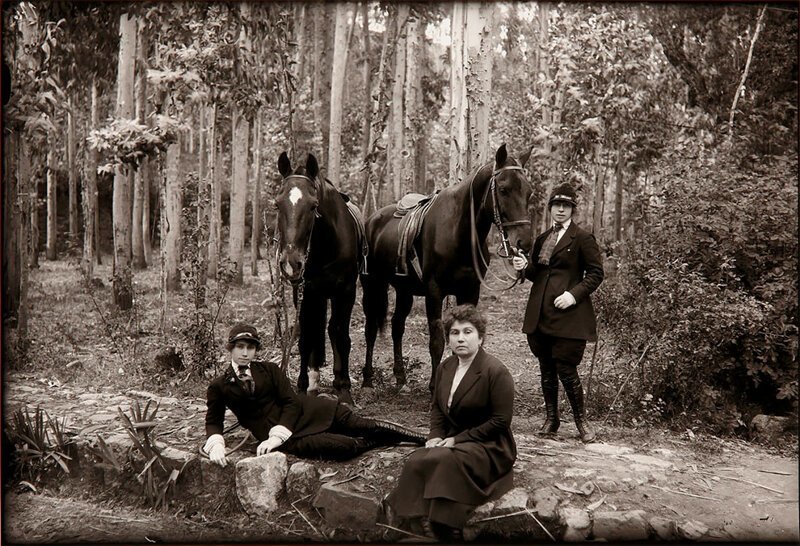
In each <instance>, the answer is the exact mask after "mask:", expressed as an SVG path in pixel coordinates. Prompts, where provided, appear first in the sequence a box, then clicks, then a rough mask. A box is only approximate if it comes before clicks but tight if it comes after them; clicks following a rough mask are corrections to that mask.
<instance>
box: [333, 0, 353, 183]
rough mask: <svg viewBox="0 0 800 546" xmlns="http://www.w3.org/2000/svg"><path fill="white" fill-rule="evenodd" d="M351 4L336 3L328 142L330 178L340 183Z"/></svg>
mask: <svg viewBox="0 0 800 546" xmlns="http://www.w3.org/2000/svg"><path fill="white" fill-rule="evenodd" d="M349 10H350V4H349V3H347V2H339V3H337V4H336V24H335V30H334V43H333V69H332V76H331V107H330V112H331V117H330V120H329V122H330V136H329V142H328V178H330V179H331V180H333V182H334V183H336V184H339V183H340V180H339V170H340V165H341V152H342V106H343V104H342V103H343V102H344V79H345V72H346V68H347V38H348V34H347V15H348V12H349Z"/></svg>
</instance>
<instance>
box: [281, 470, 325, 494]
mask: <svg viewBox="0 0 800 546" xmlns="http://www.w3.org/2000/svg"><path fill="white" fill-rule="evenodd" d="M318 488H319V470H317V467H316V466H314V465H313V464H310V463H306V462H302V461H301V462H297V463H294V464H293V465H292V466H290V467H289V475H288V476H286V492H287V493H288V494H289V498H290V499H302V498H304V497H308V496H311V495H313V494H314V492H315V491H316V490H317V489H318Z"/></svg>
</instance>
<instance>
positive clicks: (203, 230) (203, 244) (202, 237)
mask: <svg viewBox="0 0 800 546" xmlns="http://www.w3.org/2000/svg"><path fill="white" fill-rule="evenodd" d="M207 111H208V105H207V104H206V103H205V101H204V102H202V103H200V105H199V106H198V109H197V113H198V117H199V121H200V130H199V131H198V135H197V136H198V139H199V140H198V145H197V174H198V177H197V178H198V180H197V237H198V241H197V262H198V263H197V270H196V272H195V274H196V276H197V287H196V293H195V304H196V306H197V305H200V304H202V303H205V286H206V278H207V276H208V211H209V208H210V199H211V184H210V183H209V179H208V127H207V126H206V113H207ZM201 287H202V288H201Z"/></svg>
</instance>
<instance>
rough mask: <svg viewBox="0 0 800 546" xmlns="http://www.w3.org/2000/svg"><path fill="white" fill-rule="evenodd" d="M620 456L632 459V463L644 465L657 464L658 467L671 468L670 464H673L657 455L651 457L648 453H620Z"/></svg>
mask: <svg viewBox="0 0 800 546" xmlns="http://www.w3.org/2000/svg"><path fill="white" fill-rule="evenodd" d="M620 456H621V457H622V458H624V459H628V460H629V461H633V462H634V463H638V464H642V465H646V466H657V467H658V468H671V467H672V466H674V463H671V462H669V461H665V460H664V459H659V458H657V457H651V456H650V455H640V454H638V453H622V454H621V455H620Z"/></svg>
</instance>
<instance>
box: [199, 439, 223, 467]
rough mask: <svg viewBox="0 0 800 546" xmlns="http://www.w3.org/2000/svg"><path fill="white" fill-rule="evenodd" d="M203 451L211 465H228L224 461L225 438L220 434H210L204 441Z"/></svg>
mask: <svg viewBox="0 0 800 546" xmlns="http://www.w3.org/2000/svg"><path fill="white" fill-rule="evenodd" d="M203 451H205V452H206V453H207V454H208V458H209V459H211V462H212V463H216V464H218V465H220V466H222V467H224V466H225V465H227V464H228V461H227V460H226V459H225V438H223V437H222V434H212V435H211V436H209V437H208V440H206V445H205V446H203Z"/></svg>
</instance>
